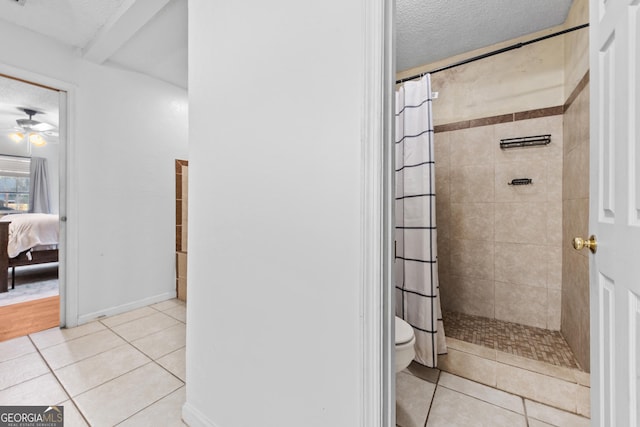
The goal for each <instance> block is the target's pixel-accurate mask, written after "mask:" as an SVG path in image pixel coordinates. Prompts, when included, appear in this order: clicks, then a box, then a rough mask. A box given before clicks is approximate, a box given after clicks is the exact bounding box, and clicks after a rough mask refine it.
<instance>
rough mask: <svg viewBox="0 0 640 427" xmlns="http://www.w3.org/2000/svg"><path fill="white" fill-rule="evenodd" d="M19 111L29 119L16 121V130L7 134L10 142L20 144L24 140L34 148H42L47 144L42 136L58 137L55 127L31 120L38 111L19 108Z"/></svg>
mask: <svg viewBox="0 0 640 427" xmlns="http://www.w3.org/2000/svg"><path fill="white" fill-rule="evenodd" d="M20 110H21V111H23V112H24V113H25V114H26V115H27V116H29V118H28V119H17V120H16V123H17V124H18V128H17V129H15V131H14V132H11V133H10V134H9V138H10V139H11V140H12V141H14V142H16V143H20V142H22V141H24V140H25V139H26V140H28V141H29V142H30V143H32V144H33V145H35V146H36V147H42V146H44V145H45V144H46V143H47V140H46V139H45V138H44V135H46V136H58V133H57V131H56V127H55V126H53V125H51V124H49V123H45V122H41V121H38V120H34V119H33V116H35V115H36V114H40V112H39V111H36V110H32V109H30V108H20Z"/></svg>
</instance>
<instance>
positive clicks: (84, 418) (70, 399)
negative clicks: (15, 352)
mask: <svg viewBox="0 0 640 427" xmlns="http://www.w3.org/2000/svg"><path fill="white" fill-rule="evenodd" d="M27 337H28V338H29V341H31V344H32V345H33V346H34V347H35V348H36V351H37V352H38V355H40V357H41V358H42V360H43V361H44V363H45V365H47V369H49V373H51V375H52V376H53V378H55V379H56V382H57V383H58V385H60V388H62V391H64V394H65V395H66V396H67V397H68V398H69V399H68V400H69V401H70V402H71V404H72V405H73V406H74V407H75V408H76V410H77V411H78V413H79V414H80V416H81V417H82V419H83V420H84V422H85V423H87V425H88V426H90V425H91V424H90V423H89V420H88V419H87V418H86V417H85V415H84V413H83V412H82V411H81V410H80V408H79V407H78V405H76V402H75V400H74V399H73V398H72V397H71V393H69V391H68V390H67V388H66V387H65V386H64V384H62V382H61V381H60V378H58V376H57V375H56V373H55V371H54V370H53V369H52V368H51V365H49V362H48V361H47V359H45V357H44V356H43V355H42V353H41V352H40V349H39V348H38V346H36V343H35V342H33V339H31V335H27ZM44 375H46V374H44Z"/></svg>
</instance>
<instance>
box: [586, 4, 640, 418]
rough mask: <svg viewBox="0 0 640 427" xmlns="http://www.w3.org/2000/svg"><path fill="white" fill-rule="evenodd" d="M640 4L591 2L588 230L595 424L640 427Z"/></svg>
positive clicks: (593, 414) (592, 391)
mask: <svg viewBox="0 0 640 427" xmlns="http://www.w3.org/2000/svg"><path fill="white" fill-rule="evenodd" d="M639 4H640V0H591V2H590V14H591V16H590V21H591V33H590V37H591V39H590V57H591V64H590V69H591V70H590V72H591V78H590V81H591V118H592V119H591V171H590V179H591V184H590V185H591V189H590V193H591V194H590V197H591V201H590V220H589V223H590V224H589V226H590V229H591V231H592V233H594V234H595V235H596V236H597V238H598V248H597V253H596V254H595V255H593V256H592V257H591V259H590V289H591V387H592V390H591V393H592V395H591V396H592V397H591V406H592V408H591V417H592V425H594V426H625V427H626V426H638V425H640V424H639V422H640V416H639V414H638V412H639V411H640V405H638V399H639V398H640V393H638V378H639V377H638V374H639V373H640V366H639V363H640V358H639V357H638V354H639V351H640V339H639V334H640V184H639V179H640V178H639V175H640V147H639V145H640V126H639V121H640V117H639V116H638V115H639V113H640V85H639V84H638V82H637V79H638V70H639V69H640V55H639V54H638V49H639V47H640V32H639V28H638V26H639V25H640V22H639V21H640V10H639ZM586 173H587V172H586V171H585V174H586ZM582 237H586V236H582Z"/></svg>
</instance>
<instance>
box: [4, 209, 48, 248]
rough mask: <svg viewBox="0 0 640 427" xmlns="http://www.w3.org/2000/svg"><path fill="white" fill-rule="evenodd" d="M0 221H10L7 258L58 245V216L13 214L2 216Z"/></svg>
mask: <svg viewBox="0 0 640 427" xmlns="http://www.w3.org/2000/svg"><path fill="white" fill-rule="evenodd" d="M0 221H5V222H6V221H11V224H9V243H8V244H7V253H8V255H9V258H14V257H16V256H18V254H20V252H24V251H26V250H28V249H31V248H35V247H39V246H48V245H57V244H58V237H59V227H58V215H52V214H41V213H34V214H15V215H7V216H4V217H2V218H1V219H0Z"/></svg>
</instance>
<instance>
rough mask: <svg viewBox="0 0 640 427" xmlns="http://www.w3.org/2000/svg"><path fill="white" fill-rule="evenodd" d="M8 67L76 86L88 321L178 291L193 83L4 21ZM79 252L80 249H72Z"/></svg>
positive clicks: (1, 58)
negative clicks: (178, 170)
mask: <svg viewBox="0 0 640 427" xmlns="http://www.w3.org/2000/svg"><path fill="white" fill-rule="evenodd" d="M0 39H1V40H10V41H11V43H2V44H0V70H2V71H3V72H5V73H6V72H7V71H6V70H7V69H9V70H13V68H18V69H20V70H19V73H20V75H21V77H28V75H29V73H36V74H38V75H41V76H45V77H49V78H52V79H57V80H60V81H63V82H68V83H69V84H70V85H71V86H75V90H74V95H75V98H73V99H72V102H74V104H73V107H72V115H73V114H74V112H75V116H74V117H72V119H73V123H74V128H72V129H70V133H71V134H72V138H73V141H74V146H73V147H72V149H71V152H70V153H69V159H70V165H69V167H70V169H71V170H72V178H73V182H71V183H70V185H71V187H72V188H73V189H74V191H72V192H71V193H70V194H68V197H69V199H70V201H69V204H70V206H71V207H72V209H71V210H70V211H69V212H68V213H69V221H68V223H67V227H68V230H69V233H70V235H71V236H72V238H71V240H70V241H69V248H68V249H69V252H70V253H76V254H78V256H77V260H78V264H77V265H68V266H67V267H68V269H69V270H70V271H71V272H72V274H71V277H77V278H78V286H79V293H78V300H77V318H76V319H68V322H69V323H73V322H74V321H77V320H79V321H80V322H84V321H88V320H90V319H92V318H94V317H96V316H98V315H100V314H111V313H115V312H118V311H122V310H125V309H127V308H131V307H135V306H136V305H141V304H145V303H147V302H149V301H154V300H158V299H162V298H168V297H170V296H171V295H172V294H175V274H174V263H175V261H174V257H175V184H174V179H175V178H174V174H175V168H174V159H175V158H186V155H187V130H188V125H187V108H186V105H187V97H186V91H185V90H183V89H180V88H177V87H174V86H172V85H169V84H166V83H163V82H160V81H157V80H155V79H151V78H148V77H144V76H141V75H138V74H135V73H130V72H127V71H123V70H118V69H112V68H108V67H103V66H97V65H94V64H91V63H89V62H86V61H84V60H82V59H80V58H78V56H77V54H76V52H74V51H73V50H72V49H70V48H67V47H65V46H63V45H61V44H58V43H56V42H53V41H51V40H49V39H47V38H44V37H42V36H40V35H38V34H36V33H33V32H30V31H28V30H25V29H22V28H19V27H16V26H13V25H11V24H7V23H2V24H0ZM70 259H71V260H72V261H73V259H74V258H73V257H70Z"/></svg>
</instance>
